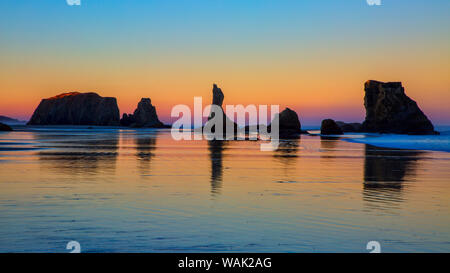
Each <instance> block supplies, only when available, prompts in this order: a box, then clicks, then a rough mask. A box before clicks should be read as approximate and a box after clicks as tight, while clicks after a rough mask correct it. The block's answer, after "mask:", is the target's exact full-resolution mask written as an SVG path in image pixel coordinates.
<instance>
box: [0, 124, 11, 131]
mask: <svg viewBox="0 0 450 273" xmlns="http://www.w3.org/2000/svg"><path fill="white" fill-rule="evenodd" d="M0 131H6V132H7V131H12V128H11V127H10V126H8V125H6V124H3V123H0Z"/></svg>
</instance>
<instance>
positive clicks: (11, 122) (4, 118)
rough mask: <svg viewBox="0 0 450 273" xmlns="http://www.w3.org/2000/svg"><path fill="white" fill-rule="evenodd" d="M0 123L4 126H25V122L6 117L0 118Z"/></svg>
mask: <svg viewBox="0 0 450 273" xmlns="http://www.w3.org/2000/svg"><path fill="white" fill-rule="evenodd" d="M0 122H3V123H4V124H25V123H27V122H26V121H23V120H18V119H14V118H10V117H6V116H0Z"/></svg>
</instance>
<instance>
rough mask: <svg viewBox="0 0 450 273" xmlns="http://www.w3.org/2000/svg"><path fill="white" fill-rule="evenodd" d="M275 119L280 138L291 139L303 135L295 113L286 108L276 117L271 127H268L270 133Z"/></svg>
mask: <svg viewBox="0 0 450 273" xmlns="http://www.w3.org/2000/svg"><path fill="white" fill-rule="evenodd" d="M276 119H278V122H279V129H280V138H292V137H295V136H298V135H300V134H301V133H303V131H302V125H301V123H300V120H299V118H298V115H297V113H296V112H295V111H293V110H291V109H289V108H286V109H284V110H283V111H281V113H279V114H278V115H276V116H275V118H274V120H273V121H272V123H271V125H269V130H270V132H272V124H273V123H274V121H275V120H276Z"/></svg>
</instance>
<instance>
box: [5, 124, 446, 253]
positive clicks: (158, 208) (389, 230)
mask: <svg viewBox="0 0 450 273" xmlns="http://www.w3.org/2000/svg"><path fill="white" fill-rule="evenodd" d="M260 144H261V143H260V142H257V141H232V142H231V141H228V142H208V141H206V140H204V141H179V142H177V141H174V140H172V138H171V135H170V131H168V130H151V129H148V130H120V129H97V128H94V129H87V128H83V127H80V128H51V127H50V128H28V129H19V130H18V131H15V132H9V133H0V168H1V172H0V252H30V251H31V252H67V251H68V250H66V244H67V243H68V242H69V241H71V240H76V241H78V242H80V244H81V248H82V252H367V250H366V244H367V242H369V241H379V242H380V244H381V247H382V249H381V250H382V251H383V252H449V251H450V202H449V197H450V181H449V180H450V179H449V178H450V168H449V162H450V161H449V160H450V154H449V153H445V152H424V151H411V150H396V149H386V148H375V147H373V146H368V145H366V144H358V143H350V142H346V141H342V140H339V139H333V138H331V139H330V138H329V139H324V138H320V137H319V136H302V137H301V138H300V139H297V140H290V141H285V142H282V144H281V146H280V148H279V149H278V150H277V151H275V152H262V151H260Z"/></svg>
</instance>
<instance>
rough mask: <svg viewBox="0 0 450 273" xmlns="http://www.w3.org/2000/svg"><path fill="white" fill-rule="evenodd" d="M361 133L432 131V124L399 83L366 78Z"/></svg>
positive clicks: (433, 132)
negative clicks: (364, 110)
mask: <svg viewBox="0 0 450 273" xmlns="http://www.w3.org/2000/svg"><path fill="white" fill-rule="evenodd" d="M364 89H365V97H364V106H365V107H366V120H365V121H364V123H363V125H362V131H364V132H378V133H394V134H421V135H424V134H436V132H435V131H434V127H433V124H432V123H431V121H430V120H429V119H428V118H427V116H425V114H424V113H423V112H422V111H421V110H420V108H419V107H418V106H417V103H416V102H415V101H413V100H412V99H410V98H409V97H408V96H406V94H405V89H404V88H403V86H402V83H401V82H388V83H384V82H378V81H367V82H366V83H365V87H364Z"/></svg>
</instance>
